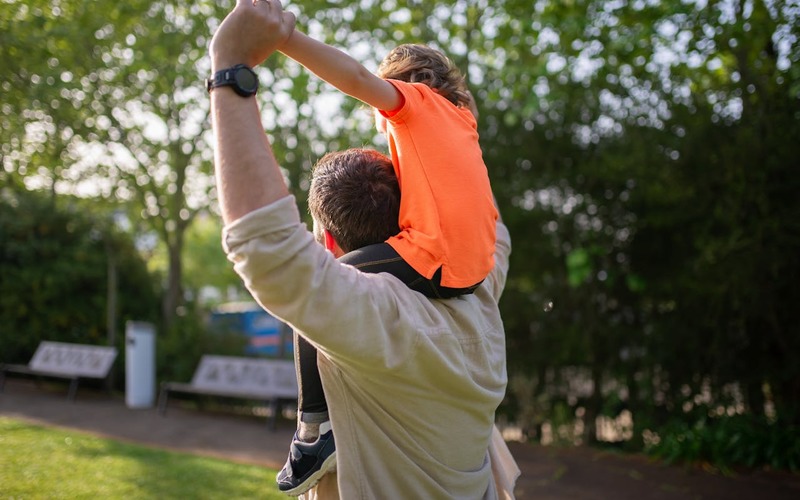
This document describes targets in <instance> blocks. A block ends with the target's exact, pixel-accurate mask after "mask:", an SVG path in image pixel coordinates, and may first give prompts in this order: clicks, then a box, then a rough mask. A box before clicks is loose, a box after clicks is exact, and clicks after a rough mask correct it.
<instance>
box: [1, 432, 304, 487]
mask: <svg viewBox="0 0 800 500" xmlns="http://www.w3.org/2000/svg"><path fill="white" fill-rule="evenodd" d="M275 474H276V471H274V470H270V469H266V468H263V467H258V466H253V465H242V464H237V463H233V462H227V461H225V460H218V459H214V458H206V457H198V456H194V455H190V454H186V453H176V452H170V451H162V450H156V449H152V448H146V447H143V446H137V445H132V444H127V443H122V442H119V441H114V440H112V439H102V438H98V437H94V436H90V435H87V434H83V433H80V432H74V431H69V430H61V429H51V428H47V427H41V426H37V425H32V424H29V423H27V422H23V421H20V420H14V419H10V418H6V417H0V499H10V498H24V499H37V498H47V499H51V498H69V499H80V498H103V499H108V498H124V499H126V500H127V499H132V498H147V499H151V498H158V499H163V498H176V499H178V498H179V499H213V498H220V499H226V500H227V499H239V498H246V499H251V498H253V499H282V500H286V499H287V498H288V497H286V495H284V494H282V493H280V492H279V491H278V489H277V487H276V486H275Z"/></svg>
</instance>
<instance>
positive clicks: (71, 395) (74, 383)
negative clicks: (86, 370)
mask: <svg viewBox="0 0 800 500" xmlns="http://www.w3.org/2000/svg"><path fill="white" fill-rule="evenodd" d="M77 393H78V377H75V378H73V379H72V380H71V381H70V383H69V392H68V393H67V398H68V399H69V400H70V401H72V402H73V403H74V402H75V395H76V394H77Z"/></svg>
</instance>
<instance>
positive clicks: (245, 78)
mask: <svg viewBox="0 0 800 500" xmlns="http://www.w3.org/2000/svg"><path fill="white" fill-rule="evenodd" d="M228 85H230V86H231V87H233V90H234V92H236V93H237V94H239V95H240V96H242V97H250V96H251V95H255V93H256V91H257V90H258V75H256V73H255V71H253V70H252V69H250V67H249V66H247V65H246V64H237V65H236V66H233V67H231V68H227V69H221V70H219V71H217V72H216V73H214V77H213V78H209V79H208V80H206V88H207V89H208V91H209V92H211V90H212V89H215V88H217V87H225V86H228Z"/></svg>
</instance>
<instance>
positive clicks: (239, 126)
mask: <svg viewBox="0 0 800 500" xmlns="http://www.w3.org/2000/svg"><path fill="white" fill-rule="evenodd" d="M294 23H295V19H294V15H293V14H291V13H288V12H283V9H282V7H281V3H280V1H279V0H267V1H265V0H258V1H256V2H253V0H237V2H236V6H235V7H234V9H233V10H232V11H231V12H230V13H229V14H228V16H227V17H226V18H225V19H224V20H223V21H222V24H220V26H219V29H218V30H217V32H216V33H215V34H214V38H213V39H212V40H211V46H210V49H209V52H210V56H211V69H212V74H215V73H217V72H218V71H221V70H224V69H228V68H232V67H234V66H236V65H237V64H245V65H247V66H249V67H251V68H252V67H254V66H257V65H259V64H261V63H262V62H264V60H265V59H266V58H267V57H268V56H269V55H270V54H272V53H273V52H274V51H275V50H276V49H277V48H278V47H279V46H280V45H282V44H283V43H284V42H285V41H286V39H287V38H288V37H289V35H290V34H291V33H292V30H293V29H294ZM211 120H212V127H213V130H214V137H215V139H216V146H215V149H214V162H215V165H216V176H217V191H218V196H219V202H220V207H221V209H222V217H223V220H224V221H225V223H226V224H229V223H231V222H233V221H234V220H236V219H238V218H240V217H242V216H243V215H246V214H248V213H250V212H252V211H253V210H256V209H258V208H261V207H263V206H265V205H268V204H270V203H272V202H274V201H276V200H278V199H280V198H283V197H285V196H287V195H288V194H289V192H288V190H287V188H286V185H285V184H284V181H283V176H282V174H281V172H280V168H279V166H278V162H277V161H276V159H275V156H274V155H273V153H272V148H271V147H270V144H269V141H268V139H267V136H266V134H265V133H264V130H263V128H262V125H261V117H260V115H259V111H258V105H257V104H256V99H255V96H252V95H251V96H249V97H242V96H241V95H239V94H238V93H237V92H235V90H234V87H233V86H227V85H226V86H219V87H216V88H214V89H213V90H212V91H211Z"/></svg>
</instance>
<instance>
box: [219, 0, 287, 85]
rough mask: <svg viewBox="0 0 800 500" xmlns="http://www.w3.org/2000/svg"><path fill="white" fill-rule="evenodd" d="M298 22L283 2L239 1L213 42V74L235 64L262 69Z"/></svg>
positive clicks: (271, 0) (265, 0)
mask: <svg viewBox="0 0 800 500" xmlns="http://www.w3.org/2000/svg"><path fill="white" fill-rule="evenodd" d="M295 22H296V19H295V16H294V14H292V13H291V12H284V11H283V6H282V5H281V2H280V0H255V1H254V0H237V1H236V6H235V7H234V8H233V10H232V11H231V12H230V13H229V14H228V15H227V16H226V17H225V19H224V20H223V21H222V23H221V24H220V26H219V28H218V29H217V32H216V33H215V34H214V37H213V38H212V39H211V45H210V47H209V53H210V55H211V69H212V72H214V71H218V70H220V69H223V68H228V67H231V66H233V65H235V64H246V65H248V66H250V67H251V68H252V67H254V66H258V65H259V64H261V63H262V62H264V61H265V60H266V59H267V57H269V56H270V54H272V53H273V52H275V51H276V50H277V49H278V48H279V47H280V46H281V45H283V44H284V43H285V42H286V40H288V39H289V37H290V36H291V34H292V32H293V31H294V26H295Z"/></svg>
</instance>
